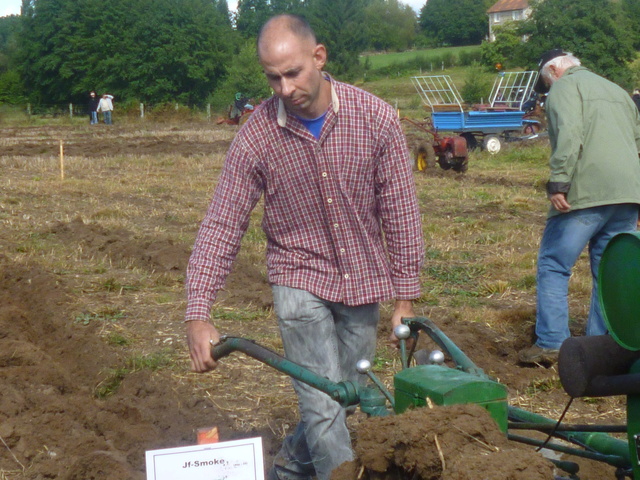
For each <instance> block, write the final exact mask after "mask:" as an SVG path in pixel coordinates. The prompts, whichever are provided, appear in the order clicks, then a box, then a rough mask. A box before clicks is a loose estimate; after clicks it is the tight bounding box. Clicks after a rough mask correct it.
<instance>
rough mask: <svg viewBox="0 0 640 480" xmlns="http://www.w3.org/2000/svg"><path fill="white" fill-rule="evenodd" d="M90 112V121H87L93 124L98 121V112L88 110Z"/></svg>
mask: <svg viewBox="0 0 640 480" xmlns="http://www.w3.org/2000/svg"><path fill="white" fill-rule="evenodd" d="M90 113H91V121H90V122H89V123H90V124H91V125H95V124H96V123H98V112H90Z"/></svg>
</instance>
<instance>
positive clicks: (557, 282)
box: [536, 204, 638, 349]
mask: <svg viewBox="0 0 640 480" xmlns="http://www.w3.org/2000/svg"><path fill="white" fill-rule="evenodd" d="M637 221H638V205H635V204H620V205H604V206H600V207H593V208H585V209H582V210H575V211H572V212H569V213H563V214H560V215H556V216H554V217H551V218H549V219H548V220H547V224H546V226H545V229H544V233H543V235H542V241H541V243H540V250H539V252H538V274H537V284H538V293H537V315H536V317H537V318H536V335H537V337H538V340H537V341H536V344H537V345H538V346H539V347H542V348H552V349H558V348H560V345H562V342H563V341H564V340H565V339H567V338H569V337H570V336H571V333H570V332H569V303H568V300H567V294H568V291H569V278H570V277H571V270H572V268H573V266H574V265H575V263H576V261H577V260H578V257H579V256H580V253H582V250H584V247H585V246H587V245H589V259H590V262H591V277H592V281H593V284H592V290H591V306H590V309H589V318H588V320H587V328H586V334H587V335H604V334H606V333H607V327H606V325H605V322H604V318H603V316H602V311H601V309H600V302H599V301H598V294H597V291H598V267H599V265H600V258H601V257H602V252H603V251H604V249H605V247H606V246H607V243H608V242H609V240H610V239H611V238H612V237H613V236H614V235H616V234H618V233H621V232H630V231H635V229H636V224H637Z"/></svg>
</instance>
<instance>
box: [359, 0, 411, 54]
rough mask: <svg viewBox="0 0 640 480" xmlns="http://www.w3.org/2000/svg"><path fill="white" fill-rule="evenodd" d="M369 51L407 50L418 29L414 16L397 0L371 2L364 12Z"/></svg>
mask: <svg viewBox="0 0 640 480" xmlns="http://www.w3.org/2000/svg"><path fill="white" fill-rule="evenodd" d="M364 25H365V29H366V35H367V45H366V48H367V49H369V50H396V51H401V50H407V49H409V48H411V47H412V46H413V42H414V41H415V38H416V33H417V29H418V22H417V19H416V14H415V12H414V11H413V9H412V8H411V7H409V6H408V5H404V4H401V3H400V2H398V0H371V2H370V4H369V5H368V6H366V7H365V10H364Z"/></svg>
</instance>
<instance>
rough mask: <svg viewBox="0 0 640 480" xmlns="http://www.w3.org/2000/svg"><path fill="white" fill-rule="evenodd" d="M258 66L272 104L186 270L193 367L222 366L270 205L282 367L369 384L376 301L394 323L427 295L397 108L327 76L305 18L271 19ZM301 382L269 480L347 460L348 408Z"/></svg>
mask: <svg viewBox="0 0 640 480" xmlns="http://www.w3.org/2000/svg"><path fill="white" fill-rule="evenodd" d="M258 55H259V60H260V63H261V65H262V68H263V70H264V73H265V75H266V78H267V81H268V82H269V85H270V86H271V88H272V89H273V91H274V92H275V96H274V97H272V98H271V99H269V100H267V101H266V102H263V103H262V104H261V105H260V106H259V107H258V108H257V109H256V110H255V112H254V113H253V114H252V115H251V117H250V119H249V121H248V122H247V124H245V125H244V127H243V128H242V129H241V130H240V131H239V133H238V134H237V136H236V138H235V139H234V141H233V143H232V144H231V147H230V150H229V151H228V153H227V156H226V160H225V164H224V168H223V171H222V173H221V176H220V179H219V181H218V184H217V187H216V189H215V193H214V195H213V200H212V202H211V204H210V207H209V210H208V212H207V214H206V217H205V219H204V221H203V222H202V225H201V227H200V230H199V232H198V235H197V238H196V241H195V246H194V249H193V253H192V255H191V258H190V261H189V266H188V269H187V282H186V283H187V285H186V288H187V298H188V304H187V311H186V316H185V322H186V330H187V341H188V345H189V350H190V356H191V365H192V369H193V370H194V371H196V372H206V371H209V370H212V369H214V368H215V367H216V365H217V364H216V362H215V361H214V360H213V358H212V357H211V344H215V343H216V342H218V341H219V338H220V334H219V332H218V330H217V329H216V328H215V326H214V325H213V324H212V323H211V322H210V311H211V305H212V303H213V302H214V301H215V298H216V293H217V292H218V291H219V290H220V289H221V288H222V287H223V285H224V283H225V279H226V278H227V275H228V274H229V271H230V269H231V265H232V262H233V260H234V258H235V256H236V254H237V252H238V250H239V248H240V241H241V238H242V236H243V234H244V232H245V231H246V229H247V226H248V223H249V217H250V213H251V211H252V210H253V208H254V206H255V205H256V203H257V202H258V200H259V199H260V198H261V196H264V216H263V220H262V227H263V230H264V232H265V234H266V237H267V266H268V278H269V282H270V284H271V286H272V290H273V298H274V310H275V313H276V316H277V318H278V325H279V327H280V333H281V337H282V343H283V346H284V350H285V354H286V356H287V358H288V359H289V360H291V361H293V362H295V363H297V364H300V365H302V366H303V367H305V368H307V369H309V370H311V371H313V372H315V373H316V374H318V375H320V376H322V377H326V378H329V379H330V380H333V381H336V382H337V381H343V380H350V381H353V382H358V383H361V382H362V381H363V380H364V378H365V377H363V376H362V375H359V374H358V373H357V372H356V363H357V361H358V360H360V359H369V360H372V359H373V356H374V353H375V347H376V332H377V325H378V320H379V317H380V312H379V303H380V302H382V301H386V300H390V299H395V309H394V311H393V314H392V318H391V324H392V326H396V325H398V324H400V323H401V319H402V317H413V316H414V313H413V306H412V300H413V299H416V298H417V297H419V296H420V278H419V273H420V270H421V266H422V262H423V257H424V244H423V237H422V228H421V219H420V212H419V209H418V203H417V199H416V191H415V185H414V180H413V175H412V171H411V170H412V169H411V161H410V158H409V153H408V151H407V146H406V142H405V138H404V135H403V132H402V130H401V128H400V123H399V121H398V117H397V114H396V111H395V109H394V108H393V107H391V106H390V105H388V104H387V103H385V102H383V101H382V100H380V99H379V98H377V97H375V96H373V95H371V94H369V93H367V92H365V91H363V90H360V89H358V88H355V87H353V86H351V85H347V84H344V83H341V82H338V81H337V80H335V79H333V78H332V77H330V76H329V75H328V74H326V73H325V72H324V71H323V68H324V66H325V63H326V61H327V51H326V49H325V47H324V45H322V44H320V43H318V42H317V40H316V37H315V34H314V32H313V30H312V29H311V27H310V26H309V24H308V23H307V22H306V21H305V20H304V19H303V18H302V17H299V16H293V15H279V16H276V17H273V18H272V19H270V20H269V21H268V22H267V23H266V24H265V25H264V26H263V28H262V30H261V32H260V34H259V37H258ZM392 340H395V341H397V339H394V338H392ZM293 383H294V388H295V391H296V394H297V396H298V402H299V410H300V416H301V420H300V423H299V424H298V426H297V427H296V429H295V431H294V432H293V433H292V434H291V435H289V436H288V437H287V438H286V439H285V441H284V444H283V446H282V449H281V450H280V452H279V453H278V455H277V456H276V458H275V460H274V464H273V466H272V468H271V469H270V470H269V472H268V475H267V478H268V479H269V480H274V479H276V480H277V479H280V480H291V479H294V480H300V479H304V480H309V479H311V478H312V477H314V476H315V477H317V478H318V479H320V480H328V479H329V478H330V476H331V471H332V470H333V469H335V468H336V467H337V466H338V465H340V464H342V463H343V462H345V461H348V460H351V459H352V458H353V452H352V449H351V442H350V436H349V431H348V430H347V426H346V410H345V409H344V408H343V407H341V406H340V405H339V404H338V403H336V402H335V401H333V400H332V399H331V398H329V396H328V395H326V394H324V393H321V392H319V391H317V390H315V389H313V388H311V387H309V386H307V385H305V384H302V383H300V382H297V381H294V382H293Z"/></svg>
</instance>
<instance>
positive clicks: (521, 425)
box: [508, 422, 627, 433]
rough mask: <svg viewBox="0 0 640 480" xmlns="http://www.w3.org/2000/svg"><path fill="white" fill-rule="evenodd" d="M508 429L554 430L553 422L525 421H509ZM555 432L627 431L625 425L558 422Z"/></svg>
mask: <svg viewBox="0 0 640 480" xmlns="http://www.w3.org/2000/svg"><path fill="white" fill-rule="evenodd" d="M508 428H509V429H510V430H537V431H538V432H551V431H553V430H554V428H555V425H554V424H544V425H542V424H540V423H525V422H509V425H508ZM555 430H556V431H557V432H608V433H627V426H626V425H566V424H564V425H563V424H560V425H558V426H557V428H555Z"/></svg>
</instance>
